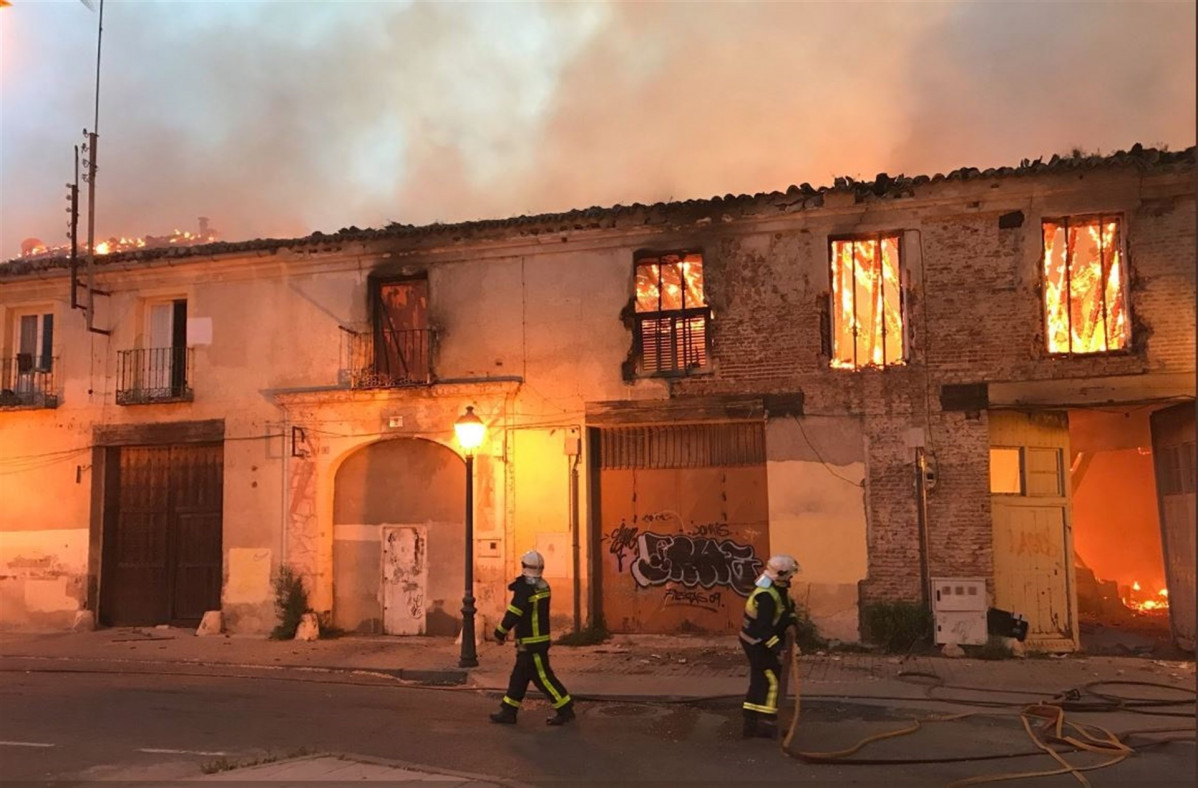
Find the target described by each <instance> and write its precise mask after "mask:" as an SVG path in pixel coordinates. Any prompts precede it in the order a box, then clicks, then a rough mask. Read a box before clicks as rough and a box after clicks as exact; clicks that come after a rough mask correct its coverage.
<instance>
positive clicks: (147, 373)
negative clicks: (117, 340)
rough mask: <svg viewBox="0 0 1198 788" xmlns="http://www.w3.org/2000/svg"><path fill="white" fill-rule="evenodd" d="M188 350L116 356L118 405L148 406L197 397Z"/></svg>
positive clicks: (129, 352) (152, 350) (143, 351)
mask: <svg viewBox="0 0 1198 788" xmlns="http://www.w3.org/2000/svg"><path fill="white" fill-rule="evenodd" d="M194 355H195V354H194V352H193V351H192V349H191V348H187V347H159V348H141V349H138V350H122V351H120V352H119V353H117V384H116V385H117V387H116V403H117V404H118V405H145V404H149V403H154V402H182V401H188V400H191V399H193V398H194V396H195V392H194V391H193V390H192V387H191V382H192V359H193V357H194Z"/></svg>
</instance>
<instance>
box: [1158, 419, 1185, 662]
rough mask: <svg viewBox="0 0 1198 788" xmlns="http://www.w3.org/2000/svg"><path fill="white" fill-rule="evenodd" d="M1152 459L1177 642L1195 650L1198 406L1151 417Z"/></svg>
mask: <svg viewBox="0 0 1198 788" xmlns="http://www.w3.org/2000/svg"><path fill="white" fill-rule="evenodd" d="M1151 419H1152V455H1153V458H1154V462H1155V465H1156V494H1157V500H1158V503H1159V506H1160V517H1161V545H1162V546H1163V547H1164V553H1165V582H1166V584H1167V585H1168V587H1169V620H1170V621H1171V622H1172V625H1173V638H1174V640H1176V641H1177V645H1178V646H1180V647H1181V648H1183V649H1185V650H1187V651H1193V650H1194V614H1195V610H1194V516H1195V510H1194V467H1195V459H1194V403H1192V402H1186V403H1183V404H1181V405H1174V406H1173V407H1170V408H1165V409H1164V410H1159V411H1157V412H1156V413H1153V414H1152V417H1151Z"/></svg>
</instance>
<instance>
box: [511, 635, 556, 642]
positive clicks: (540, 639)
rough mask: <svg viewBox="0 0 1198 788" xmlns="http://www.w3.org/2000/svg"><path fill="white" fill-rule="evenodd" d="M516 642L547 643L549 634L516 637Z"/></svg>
mask: <svg viewBox="0 0 1198 788" xmlns="http://www.w3.org/2000/svg"><path fill="white" fill-rule="evenodd" d="M516 642H517V643H548V642H549V636H548V635H540V636H538V637H531V638H516Z"/></svg>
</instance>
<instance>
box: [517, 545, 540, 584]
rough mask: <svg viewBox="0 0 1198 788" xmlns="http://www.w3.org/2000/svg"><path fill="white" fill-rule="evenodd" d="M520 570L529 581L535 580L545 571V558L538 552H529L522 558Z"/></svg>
mask: <svg viewBox="0 0 1198 788" xmlns="http://www.w3.org/2000/svg"><path fill="white" fill-rule="evenodd" d="M520 570H521V572H522V573H523V575H524V576H525V577H526V578H528V579H529V580H535V579H537V578H539V577H540V576H541V573H542V572H544V571H545V557H544V556H542V555H541V554H540V553H538V552H537V551H536V550H529V551H528V552H527V553H525V554H524V555H522V556H520Z"/></svg>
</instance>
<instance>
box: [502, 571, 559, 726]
mask: <svg viewBox="0 0 1198 788" xmlns="http://www.w3.org/2000/svg"><path fill="white" fill-rule="evenodd" d="M508 589H509V590H510V591H511V592H512V602H511V604H510V605H508V606H507V612H506V613H504V615H503V621H501V622H499V626H497V627H495V639H496V640H498V641H500V642H503V641H504V639H505V638H506V637H507V635H508V633H509V632H511V631H512V630H513V629H515V637H516V666H515V667H514V668H512V677H511V680H510V681H509V682H508V688H507V694H506V695H504V696H503V702H502V703H501V704H500V709H499V712H498V713H497V714H492V715H491V719H492V720H494V721H495V722H515V721H516V712H517V711H519V709H520V704H521V703H522V702H523V701H524V694H525V693H526V692H527V691H528V682H530V681H531V682H533V683H535V684H536V685H537V689H539V690H540V691H541V692H543V693H545V697H546V698H548V699H549V701H550V703H551V704H552V705H553V708H554V709H556V710H557V715H556V716H554V717H550V718H549V720H548V722H549V724H550V725H561V724H562V723H565V722H569V721H570V720H572V719H574V700H573V699H572V698H571V697H570V693H569V692H567V691H566V688H565V687H564V686H563V685H562V683H561V681H560V680H559V679H558V678H557V676H555V675H554V673H553V668H551V667H550V666H549V584H548V583H546V582H545V581H544V580H542V579H540V578H537V580H536V583H535V585H534V584H532V583H529V582H528V580H526V579H525V578H524V577H517V578H516V579H515V581H514V582H512V584H511V585H509V586H508Z"/></svg>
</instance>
